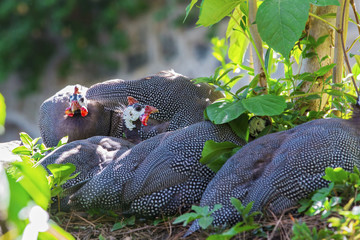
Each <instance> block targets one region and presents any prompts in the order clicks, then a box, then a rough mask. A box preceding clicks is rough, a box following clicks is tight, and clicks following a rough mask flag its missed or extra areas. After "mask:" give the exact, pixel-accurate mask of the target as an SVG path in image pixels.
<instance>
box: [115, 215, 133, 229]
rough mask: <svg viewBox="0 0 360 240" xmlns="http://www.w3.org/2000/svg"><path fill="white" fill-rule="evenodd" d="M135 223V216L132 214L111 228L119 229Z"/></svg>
mask: <svg viewBox="0 0 360 240" xmlns="http://www.w3.org/2000/svg"><path fill="white" fill-rule="evenodd" d="M134 224H135V216H131V217H130V218H125V219H123V220H122V221H121V222H117V223H115V224H114V226H113V227H112V228H111V231H116V230H119V229H121V228H123V227H126V226H133V225H134Z"/></svg>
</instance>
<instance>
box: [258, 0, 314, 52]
mask: <svg viewBox="0 0 360 240" xmlns="http://www.w3.org/2000/svg"><path fill="white" fill-rule="evenodd" d="M309 9H310V4H309V0H265V1H264V2H263V3H262V4H261V5H260V7H259V9H258V11H257V14H256V24H257V28H258V31H259V34H260V36H261V38H262V40H263V41H264V42H266V43H267V44H268V45H269V47H271V48H272V49H274V50H275V51H277V52H279V53H281V54H282V55H283V56H284V57H285V58H288V56H289V53H290V51H291V49H292V48H293V47H294V44H295V42H296V41H297V40H298V39H299V38H300V36H301V33H302V30H303V29H304V27H305V23H306V21H307V19H308V16H309Z"/></svg>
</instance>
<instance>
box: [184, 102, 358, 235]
mask: <svg viewBox="0 0 360 240" xmlns="http://www.w3.org/2000/svg"><path fill="white" fill-rule="evenodd" d="M359 112H360V111H359V107H358V106H356V107H355V108H354V113H353V117H352V119H350V120H344V119H320V120H313V121H310V122H308V123H305V124H302V125H299V126H297V127H295V128H293V129H290V130H288V131H284V132H278V133H273V134H269V135H266V136H263V137H261V138H258V139H256V140H254V141H252V142H250V143H248V144H247V145H246V146H244V147H243V148H242V149H240V150H239V151H238V152H237V153H236V154H235V155H233V156H232V157H231V158H230V159H229V160H228V161H227V162H226V163H225V164H224V165H223V167H222V168H221V169H220V170H219V171H218V173H217V174H216V176H215V177H214V178H213V180H212V181H211V182H210V183H209V185H208V186H207V189H206V190H205V192H204V194H203V196H202V198H201V201H200V205H201V206H210V207H212V206H214V205H215V204H218V203H220V204H222V206H223V207H222V208H221V209H220V210H218V211H216V212H215V213H214V214H213V215H212V216H213V217H214V222H213V224H214V225H219V226H221V225H224V224H227V225H233V224H235V223H237V222H238V221H240V220H241V217H240V215H239V213H238V212H237V211H236V209H235V208H234V206H232V204H231V202H230V198H231V197H235V198H238V199H240V201H241V202H242V203H243V204H244V205H246V204H248V203H250V202H252V201H254V204H253V208H252V211H264V210H265V211H271V212H273V213H275V214H280V213H281V212H282V211H284V210H286V209H288V208H290V207H293V206H295V205H296V204H297V203H298V201H299V200H300V199H302V198H304V197H307V196H308V195H309V194H310V193H312V192H313V191H315V190H316V189H320V188H322V187H326V186H327V185H328V181H326V180H325V179H323V178H322V176H324V175H325V169H326V168H327V167H332V168H336V167H342V168H343V169H345V170H347V171H352V170H353V167H354V166H357V167H360V121H359V117H360V114H359ZM198 229H199V225H198V222H197V221H196V222H194V223H193V225H192V226H191V227H190V229H189V231H188V234H189V233H191V232H193V231H196V230H198Z"/></svg>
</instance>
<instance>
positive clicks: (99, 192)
mask: <svg viewBox="0 0 360 240" xmlns="http://www.w3.org/2000/svg"><path fill="white" fill-rule="evenodd" d="M207 140H214V141H217V142H223V141H231V142H233V143H235V144H238V145H244V144H245V142H244V141H243V140H241V139H240V138H238V137H237V136H236V134H235V133H233V132H232V130H231V128H230V127H229V126H227V125H214V124H212V123H211V122H200V123H196V124H193V125H191V126H189V127H186V128H184V129H179V130H177V131H172V132H166V133H162V134H159V135H157V136H154V137H152V138H150V139H147V140H145V141H143V142H141V143H139V144H137V145H135V146H134V147H132V148H131V149H129V150H127V151H126V152H124V153H122V154H121V155H120V156H119V155H118V154H115V155H113V156H114V157H113V160H112V161H111V163H109V164H107V165H106V166H105V167H104V168H103V169H101V171H99V172H97V173H96V174H95V175H94V174H92V175H93V176H92V177H91V178H90V179H89V180H88V181H87V182H86V183H85V184H84V185H83V186H81V187H80V188H79V189H76V192H75V193H74V194H72V195H71V196H70V198H69V199H70V200H69V202H67V203H66V205H67V207H70V208H71V209H74V210H86V209H92V208H101V209H123V210H127V211H130V212H132V213H137V214H140V215H143V216H159V215H161V214H166V215H170V214H174V213H176V212H177V211H179V209H188V208H189V207H190V206H191V205H192V204H194V203H197V202H198V201H199V200H200V197H201V195H202V193H203V191H204V190H205V188H206V185H207V183H208V182H209V181H210V180H211V179H212V177H213V176H214V173H213V172H212V171H211V170H210V169H209V168H207V167H206V166H205V165H202V164H200V163H199V159H200V158H201V152H202V148H203V146H204V143H205V142H206V141H207ZM67 151H69V150H67ZM58 154H61V151H58ZM63 154H64V153H63ZM54 159H55V158H54ZM54 159H53V160H54ZM53 160H52V161H53ZM68 160H70V161H71V162H72V163H74V164H75V165H76V166H78V169H79V170H81V169H83V164H86V163H85V162H86V161H85V160H82V161H80V162H78V161H77V160H76V159H73V160H71V159H70V158H68ZM52 161H47V164H49V163H50V162H52ZM84 169H86V168H84ZM85 171H87V170H85Z"/></svg>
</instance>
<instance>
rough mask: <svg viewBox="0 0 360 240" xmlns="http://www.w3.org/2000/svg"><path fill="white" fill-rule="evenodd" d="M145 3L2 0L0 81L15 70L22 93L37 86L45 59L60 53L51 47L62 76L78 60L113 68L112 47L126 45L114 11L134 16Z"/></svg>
mask: <svg viewBox="0 0 360 240" xmlns="http://www.w3.org/2000/svg"><path fill="white" fill-rule="evenodd" d="M147 8H148V2H147V1H144V0H123V1H114V0H105V1H85V0H81V1H66V3H63V2H59V1H54V0H49V1H41V0H35V1H28V0H26V1H13V0H3V1H1V3H0V25H1V29H0V39H1V41H0V82H1V81H3V80H4V79H6V78H7V77H8V76H9V74H11V73H14V72H17V73H18V74H19V75H20V77H21V78H22V79H23V80H24V86H23V92H22V94H28V93H29V92H31V91H32V90H35V89H36V88H37V87H38V84H39V81H38V79H39V77H40V76H41V74H42V73H43V71H44V68H45V67H46V66H47V63H48V62H49V60H50V59H51V58H52V57H53V56H54V55H56V54H57V55H59V53H58V52H56V50H59V51H61V52H62V53H61V55H62V58H61V59H60V64H59V65H60V69H59V73H60V74H61V75H65V74H67V73H68V72H69V71H70V70H71V69H72V67H73V66H74V64H75V63H79V62H80V63H83V64H87V65H88V66H89V67H90V66H91V67H92V68H94V66H97V67H98V68H99V69H98V71H99V70H102V68H105V69H112V70H115V69H116V68H117V66H118V61H117V60H116V59H115V58H114V57H113V52H114V51H115V50H116V51H119V50H124V49H126V48H127V46H128V45H129V42H128V39H127V35H126V32H125V31H124V30H123V26H121V24H120V23H119V16H122V15H127V16H129V17H133V16H136V15H138V14H140V13H142V12H143V11H145V10H146V9H147ZM109 36H111V37H109ZM14 53H16V54H14ZM34 53H36V54H34ZM25 80H26V81H25Z"/></svg>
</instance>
